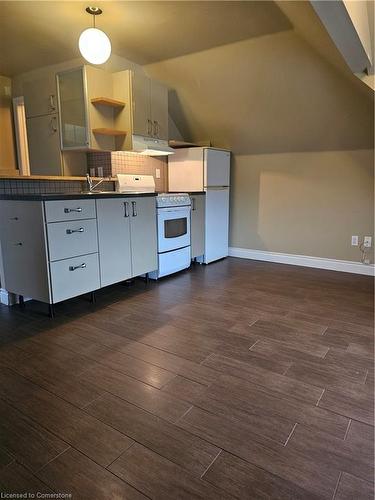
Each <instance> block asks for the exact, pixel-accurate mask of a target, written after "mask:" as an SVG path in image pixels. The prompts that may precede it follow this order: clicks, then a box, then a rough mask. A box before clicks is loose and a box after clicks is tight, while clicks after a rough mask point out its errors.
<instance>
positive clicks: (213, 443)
mask: <svg viewBox="0 0 375 500" xmlns="http://www.w3.org/2000/svg"><path fill="white" fill-rule="evenodd" d="M56 312H57V316H56V318H55V320H50V319H49V318H47V317H46V314H45V306H44V305H43V304H39V303H36V302H28V303H27V304H26V306H25V307H24V308H21V307H19V306H14V307H12V308H7V307H5V306H4V307H3V306H1V307H0V492H4V493H14V492H17V493H25V492H30V493H36V492H41V493H53V492H55V493H64V494H67V493H70V494H71V495H72V498H73V499H76V500H79V499H89V498H90V499H95V500H101V499H106V500H108V499H130V500H133V499H134V500H140V499H144V498H151V499H155V500H182V499H186V500H190V499H202V500H206V499H212V500H221V499H222V500H225V499H234V498H236V499H241V500H242V499H243V500H253V499H255V500H258V499H262V500H264V499H271V500H297V499H298V500H310V499H311V500H318V499H323V500H326V499H327V500H353V499H354V498H355V499H356V500H370V499H372V498H373V495H374V488H373V470H374V469H373V467H374V463H373V455H374V449H373V442H374V427H373V426H374V414H373V407H374V369H373V348H374V335H373V333H374V330H373V320H374V318H373V280H372V279H371V278H369V277H366V276H358V275H350V274H344V273H336V272H332V271H322V270H316V269H308V268H298V267H293V266H286V265H280V264H271V263H263V262H255V261H253V262H252V261H245V260H240V259H233V258H228V259H225V260H223V261H220V262H217V263H214V264H211V265H209V266H199V265H195V266H193V267H192V268H191V269H190V270H189V271H187V272H184V273H180V274H177V275H175V276H172V277H169V278H167V279H164V280H161V281H160V282H157V283H150V284H149V285H148V286H146V285H145V284H144V283H143V282H142V281H136V282H135V284H134V285H133V286H124V285H116V286H113V287H109V288H107V289H105V290H101V291H100V292H98V300H97V303H96V304H95V305H94V304H90V303H89V301H88V299H87V298H86V297H80V298H77V299H74V300H71V301H67V302H65V303H62V304H59V305H57V307H56Z"/></svg>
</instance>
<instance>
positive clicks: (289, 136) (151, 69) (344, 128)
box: [145, 2, 374, 154]
mask: <svg viewBox="0 0 375 500" xmlns="http://www.w3.org/2000/svg"><path fill="white" fill-rule="evenodd" d="M281 4H284V2H280V5H281ZM285 4H287V5H286V7H288V8H283V10H284V13H288V17H289V18H290V19H293V22H294V26H293V29H290V30H288V31H283V32H279V33H272V34H267V35H264V36H260V37H257V38H252V39H248V40H244V41H239V42H236V43H231V44H227V45H225V46H221V47H216V48H212V49H209V50H204V51H201V52H197V53H194V54H188V55H185V56H181V57H177V58H173V59H169V60H166V61H162V62H158V63H153V64H150V65H146V66H145V69H146V71H147V72H148V73H149V74H150V75H151V76H152V77H154V78H157V79H160V80H162V81H164V82H166V83H167V84H168V85H169V86H170V88H171V92H170V114H171V116H172V118H173V120H174V122H175V123H176V125H177V127H178V129H179V130H180V131H181V133H182V135H183V136H184V138H185V139H186V140H188V141H201V140H211V141H212V143H213V144H214V145H215V146H220V147H227V148H229V149H231V150H232V151H234V152H235V153H237V154H264V153H287V152H303V151H329V150H350V149H366V148H372V147H373V133H374V123H373V122H374V120H373V105H374V102H373V94H372V92H371V91H370V89H367V87H365V86H364V85H363V84H362V83H361V82H360V81H359V80H358V79H356V78H355V77H354V75H352V74H351V72H350V71H349V70H347V68H346V65H345V62H344V61H343V60H342V58H341V56H340V54H339V53H338V51H337V49H336V48H335V47H334V45H333V42H332V41H331V40H330V38H329V37H328V35H327V34H326V33H325V32H324V31H322V29H323V28H322V26H321V25H320V21H319V19H318V18H317V16H316V15H315V14H314V13H313V11H312V8H311V6H310V5H309V3H308V2H285ZM293 4H297V5H296V7H297V11H294V10H293ZM300 4H302V5H300ZM291 12H292V14H293V16H292V15H291ZM302 33H306V38H307V40H306V38H305V37H304V36H302ZM315 37H316V38H319V37H321V40H320V41H318V42H317V41H316V40H315Z"/></svg>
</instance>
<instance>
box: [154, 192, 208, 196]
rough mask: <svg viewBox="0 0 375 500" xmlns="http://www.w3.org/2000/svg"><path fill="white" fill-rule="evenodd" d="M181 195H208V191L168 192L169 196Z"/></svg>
mask: <svg viewBox="0 0 375 500" xmlns="http://www.w3.org/2000/svg"><path fill="white" fill-rule="evenodd" d="M180 193H187V194H190V195H192V196H194V195H197V194H206V191H167V194H180ZM159 194H161V193H159Z"/></svg>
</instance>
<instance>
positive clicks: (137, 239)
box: [129, 196, 158, 276]
mask: <svg viewBox="0 0 375 500" xmlns="http://www.w3.org/2000/svg"><path fill="white" fill-rule="evenodd" d="M129 201H130V205H131V223H130V229H131V249H132V274H133V276H139V275H141V274H145V273H148V272H151V271H155V269H157V267H158V263H157V236H156V203H155V198H154V197H153V196H152V197H145V198H141V197H139V198H130V199H129Z"/></svg>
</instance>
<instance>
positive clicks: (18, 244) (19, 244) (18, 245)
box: [14, 242, 22, 247]
mask: <svg viewBox="0 0 375 500" xmlns="http://www.w3.org/2000/svg"><path fill="white" fill-rule="evenodd" d="M14 245H15V246H16V247H22V243H21V242H19V243H15V244H14Z"/></svg>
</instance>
